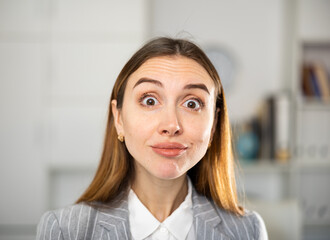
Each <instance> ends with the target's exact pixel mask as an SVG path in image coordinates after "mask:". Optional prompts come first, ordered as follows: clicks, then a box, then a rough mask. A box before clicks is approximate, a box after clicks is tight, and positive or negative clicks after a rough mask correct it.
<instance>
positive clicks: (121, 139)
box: [118, 134, 125, 142]
mask: <svg viewBox="0 0 330 240" xmlns="http://www.w3.org/2000/svg"><path fill="white" fill-rule="evenodd" d="M124 138H125V137H124V135H123V134H119V135H118V140H119V141H120V142H124Z"/></svg>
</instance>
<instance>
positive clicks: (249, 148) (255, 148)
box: [236, 131, 260, 159]
mask: <svg viewBox="0 0 330 240" xmlns="http://www.w3.org/2000/svg"><path fill="white" fill-rule="evenodd" d="M259 146H260V144H259V139H258V137H257V136H256V134H255V133H253V132H251V131H248V132H244V133H242V134H241V135H240V136H239V137H238V140H237V144H236V149H237V153H238V155H239V157H240V158H241V159H256V158H257V156H258V152H259Z"/></svg>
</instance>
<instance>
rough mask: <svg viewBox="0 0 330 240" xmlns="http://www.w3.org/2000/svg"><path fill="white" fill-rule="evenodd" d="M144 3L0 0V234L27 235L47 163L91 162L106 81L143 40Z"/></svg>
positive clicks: (45, 188)
mask: <svg viewBox="0 0 330 240" xmlns="http://www.w3.org/2000/svg"><path fill="white" fill-rule="evenodd" d="M147 11H148V7H147V1H146V0H135V1H130V0H124V1H114V0H113V1H108V0H97V1H88V0H83V1H74V0H30V1H25V0H1V1H0V114H1V117H0V164H1V167H0V191H1V197H0V239H13V238H10V236H11V234H14V233H16V232H17V233H19V232H20V234H21V235H22V236H24V237H27V235H28V234H29V233H30V234H32V235H33V231H34V229H35V224H36V223H37V222H38V221H39V219H40V216H41V214H42V213H43V212H44V211H45V210H46V209H47V208H48V207H49V206H50V203H51V202H53V201H51V199H50V197H54V195H51V194H50V193H52V192H53V190H52V189H49V187H50V186H51V187H54V186H55V185H56V183H53V182H51V181H52V176H53V175H54V174H52V173H54V169H66V166H73V168H74V166H95V167H96V165H97V163H98V160H99V158H100V151H101V148H102V141H103V135H104V129H105V122H106V114H107V106H108V101H109V98H110V93H111V88H112V85H113V83H114V81H115V79H116V77H117V75H118V73H119V71H120V70H121V68H122V66H123V65H124V63H125V62H126V61H127V60H128V58H129V57H130V56H131V55H132V53H133V52H134V51H135V50H136V49H137V48H138V47H140V45H141V44H142V43H143V42H144V40H145V37H146V31H147V23H146V21H147V19H148V16H149V15H148V12H147ZM63 166H64V167H63ZM92 170H93V169H92ZM55 172H56V171H55ZM61 174H62V173H60V175H59V176H62V175H63V174H62V175H61ZM56 176H57V175H56ZM62 180H63V179H60V180H59V182H60V183H61V181H62ZM55 181H56V178H55ZM62 182H63V181H62ZM54 184H55V185H54ZM56 186H57V185H56ZM79 194H81V192H80V193H79ZM74 197H75V198H77V197H79V195H77V196H74ZM73 200H74V199H73ZM29 226H31V227H29ZM6 234H7V235H8V236H7V235H6ZM4 235H6V236H4ZM15 239H18V237H17V238H15Z"/></svg>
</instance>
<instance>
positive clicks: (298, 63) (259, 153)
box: [0, 0, 330, 240]
mask: <svg viewBox="0 0 330 240" xmlns="http://www.w3.org/2000/svg"><path fill="white" fill-rule="evenodd" d="M329 26H330V1H329V0H292V1H285V0H267V1H264V0H250V1H225V0H218V1H215V0H214V1H213V0H203V1H196V0H181V1H178V0H166V1H165V0H163V1H162V0H122V1H113V0H96V1H91V0H83V1H74V0H0V114H1V115H0V192H1V194H0V239H1V240H2V239H10V240H18V239H34V238H35V228H36V224H37V223H38V221H39V219H40V217H41V215H42V213H44V212H45V211H46V210H48V209H54V208H59V207H63V206H65V205H69V204H72V203H73V202H74V201H75V200H76V199H77V198H78V197H79V195H80V194H81V193H82V191H83V190H84V189H85V188H86V187H87V185H88V183H89V181H90V180H91V178H92V176H93V174H94V171H95V169H96V167H97V164H98V161H99V158H100V153H101V149H102V141H103V135H104V130H105V124H106V116H107V108H108V103H109V97H110V93H111V88H112V85H113V83H114V81H115V79H116V76H117V75H118V73H119V71H120V70H121V68H122V67H123V65H124V64H125V62H126V61H127V60H128V58H129V57H130V56H131V55H132V54H133V53H134V52H135V51H136V50H137V49H138V48H139V47H140V46H141V45H142V44H143V43H144V42H145V41H146V40H148V39H150V38H151V37H154V36H172V37H184V38H188V39H191V40H193V41H195V42H197V43H198V44H199V45H200V46H201V47H202V48H204V49H206V50H207V53H208V54H209V56H210V57H211V58H212V59H213V61H214V64H215V65H216V66H217V67H218V69H219V71H220V75H221V77H222V79H223V81H224V85H225V91H226V96H227V101H228V105H229V106H228V107H229V113H230V118H231V121H232V124H233V126H234V133H235V149H236V150H237V158H238V159H239V165H240V170H239V171H238V173H239V177H238V180H239V191H240V192H243V189H244V192H245V199H242V200H243V203H244V204H245V206H247V207H248V208H250V209H254V210H257V211H258V212H259V213H260V214H261V215H262V216H263V218H264V220H265V222H266V226H267V228H268V231H269V235H270V239H272V240H274V239H291V240H292V239H305V240H307V239H318V240H319V239H330V188H329V184H330V146H329V144H330V134H329V133H330V126H329V125H330V105H329V96H328V95H329V79H328V78H327V77H328V76H329V72H330V27H329ZM303 66H304V67H303ZM306 66H307V67H306ZM314 68H315V69H318V70H315V69H314ZM306 69H307V71H310V74H309V73H308V74H307V77H304V76H305V74H304V73H302V72H306V71H305V70H306ZM320 69H321V70H320ZM315 72H317V74H320V72H322V74H323V75H322V74H321V75H317V74H316V73H315ZM324 73H326V74H324ZM310 76H312V77H310ZM315 76H316V77H315ZM319 76H321V77H319ZM322 76H323V77H322ZM325 76H326V80H324V79H325ZM309 78H311V79H309ZM319 78H320V79H319ZM308 84H311V85H312V86H309V85H308ZM324 84H325V85H324ZM327 84H328V85H327ZM324 86H325V87H324ZM327 88H328V91H327ZM269 129H271V130H269Z"/></svg>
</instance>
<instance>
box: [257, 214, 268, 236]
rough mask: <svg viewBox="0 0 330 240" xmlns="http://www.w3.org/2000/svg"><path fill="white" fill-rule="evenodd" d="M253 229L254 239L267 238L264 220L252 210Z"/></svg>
mask: <svg viewBox="0 0 330 240" xmlns="http://www.w3.org/2000/svg"><path fill="white" fill-rule="evenodd" d="M254 230H255V239H257V240H268V234H267V230H266V226H265V223H264V220H263V219H262V218H261V216H260V215H259V214H258V213H256V212H254Z"/></svg>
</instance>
